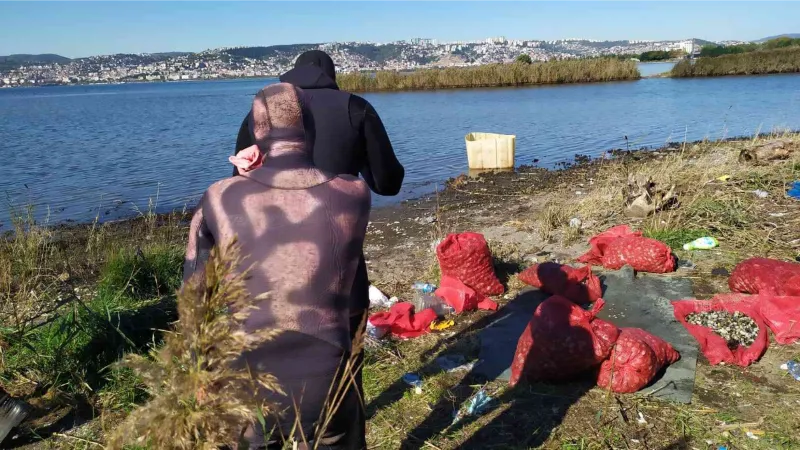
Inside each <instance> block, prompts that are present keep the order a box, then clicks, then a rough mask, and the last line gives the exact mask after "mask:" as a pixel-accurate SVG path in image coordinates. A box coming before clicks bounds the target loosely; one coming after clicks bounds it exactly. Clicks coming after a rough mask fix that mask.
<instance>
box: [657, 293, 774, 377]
mask: <svg viewBox="0 0 800 450" xmlns="http://www.w3.org/2000/svg"><path fill="white" fill-rule="evenodd" d="M672 308H673V310H674V313H675V318H676V319H678V321H680V323H682V324H683V326H684V327H686V330H687V331H689V333H690V334H691V335H692V336H694V338H695V339H697V342H698V343H699V344H700V350H701V351H702V352H703V355H705V357H706V358H707V359H708V362H709V363H711V364H712V365H715V364H719V363H721V362H724V363H727V364H736V365H739V366H743V367H746V366H749V365H750V364H752V363H753V362H754V361H757V360H758V359H759V358H761V356H762V355H763V354H764V352H766V351H767V346H768V345H769V336H768V335H767V327H766V325H765V324H764V319H763V318H762V317H761V312H760V311H759V310H760V306H759V304H758V298H757V297H752V296H749V295H742V294H721V295H717V296H715V297H714V298H713V299H711V300H680V301H675V302H672ZM705 311H728V312H730V313H734V312H736V311H739V312H741V313H744V314H747V315H748V316H750V318H751V319H753V321H755V323H756V324H757V325H758V336H756V340H755V342H753V343H752V344H751V345H750V346H749V347H744V346H741V345H740V346H738V347H736V348H735V349H729V348H728V343H727V342H726V341H725V339H724V338H723V337H722V336H720V335H718V334H717V333H715V332H713V331H712V330H711V329H709V328H706V327H704V326H700V325H694V324H691V323H688V322H687V321H686V317H687V316H688V315H689V314H691V313H700V312H705Z"/></svg>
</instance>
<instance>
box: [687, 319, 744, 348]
mask: <svg viewBox="0 0 800 450" xmlns="http://www.w3.org/2000/svg"><path fill="white" fill-rule="evenodd" d="M686 321H687V322H689V323H691V324H693V325H700V326H703V327H707V328H711V330H712V331H713V332H715V333H717V334H718V335H720V336H722V338H723V339H725V341H726V342H727V343H728V348H730V349H731V350H733V349H735V348H737V347H739V346H740V345H743V346H745V347H749V346H750V345H752V344H753V342H755V341H756V336H758V325H757V324H756V323H755V321H753V319H751V318H750V316H748V315H747V314H744V313H741V312H739V311H736V312H734V313H729V312H728V311H706V312H701V313H692V314H689V315H688V316H687V317H686Z"/></svg>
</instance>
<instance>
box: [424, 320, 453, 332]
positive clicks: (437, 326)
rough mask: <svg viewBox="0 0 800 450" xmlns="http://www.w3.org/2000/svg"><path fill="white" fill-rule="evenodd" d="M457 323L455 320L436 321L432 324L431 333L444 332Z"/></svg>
mask: <svg viewBox="0 0 800 450" xmlns="http://www.w3.org/2000/svg"><path fill="white" fill-rule="evenodd" d="M455 324H456V323H455V322H454V321H453V320H434V321H433V322H431V327H430V328H431V331H444V330H446V329H448V328H450V327H452V326H453V325H455Z"/></svg>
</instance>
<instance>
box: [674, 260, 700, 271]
mask: <svg viewBox="0 0 800 450" xmlns="http://www.w3.org/2000/svg"><path fill="white" fill-rule="evenodd" d="M696 268H697V265H696V264H695V263H693V262H691V261H689V260H688V259H679V260H678V269H683V270H694V269H696Z"/></svg>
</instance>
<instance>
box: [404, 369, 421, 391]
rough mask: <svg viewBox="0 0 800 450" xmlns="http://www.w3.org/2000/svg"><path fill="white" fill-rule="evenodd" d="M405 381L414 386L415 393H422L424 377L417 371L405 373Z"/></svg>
mask: <svg viewBox="0 0 800 450" xmlns="http://www.w3.org/2000/svg"><path fill="white" fill-rule="evenodd" d="M403 382H404V383H405V384H407V385H409V386H411V387H413V388H414V393H416V394H422V385H423V383H422V378H420V376H419V375H417V374H415V373H407V374H405V375H403Z"/></svg>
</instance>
